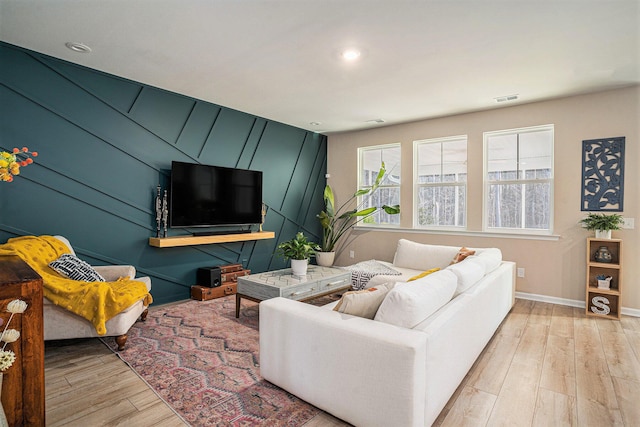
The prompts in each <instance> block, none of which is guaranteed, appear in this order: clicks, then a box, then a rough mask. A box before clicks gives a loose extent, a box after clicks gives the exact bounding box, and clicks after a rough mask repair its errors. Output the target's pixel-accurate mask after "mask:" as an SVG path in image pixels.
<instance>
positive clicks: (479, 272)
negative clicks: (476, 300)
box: [447, 257, 484, 295]
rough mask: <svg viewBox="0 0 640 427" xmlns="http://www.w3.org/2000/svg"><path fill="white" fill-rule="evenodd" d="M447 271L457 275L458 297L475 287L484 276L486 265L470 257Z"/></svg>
mask: <svg viewBox="0 0 640 427" xmlns="http://www.w3.org/2000/svg"><path fill="white" fill-rule="evenodd" d="M447 270H449V271H451V272H452V273H454V274H455V276H456V278H457V281H458V285H457V288H456V295H459V294H461V293H463V292H464V291H466V290H467V289H469V288H470V287H472V286H473V285H475V284H476V283H477V282H478V281H479V280H480V279H482V277H483V276H484V264H483V263H482V262H481V261H478V260H477V259H474V258H472V257H468V258H467V259H465V260H464V261H461V262H459V263H457V264H452V265H450V266H449V267H447Z"/></svg>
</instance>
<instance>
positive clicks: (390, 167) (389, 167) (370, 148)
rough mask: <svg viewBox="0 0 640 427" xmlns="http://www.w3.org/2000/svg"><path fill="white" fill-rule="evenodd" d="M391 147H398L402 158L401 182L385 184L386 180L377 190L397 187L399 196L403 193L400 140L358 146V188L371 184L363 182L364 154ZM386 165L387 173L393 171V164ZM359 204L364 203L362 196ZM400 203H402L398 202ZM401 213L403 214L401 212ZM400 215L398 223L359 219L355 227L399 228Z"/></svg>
mask: <svg viewBox="0 0 640 427" xmlns="http://www.w3.org/2000/svg"><path fill="white" fill-rule="evenodd" d="M390 148H397V149H398V151H399V155H400V159H399V160H398V172H399V174H400V182H398V183H397V184H394V185H389V184H384V182H383V183H382V184H380V186H379V187H378V190H377V191H380V190H381V189H384V188H397V189H398V194H399V196H400V195H401V193H402V191H401V190H402V188H401V184H402V173H401V170H402V145H401V144H400V143H399V142H396V143H391V144H383V145H372V146H368V147H358V170H357V173H358V180H357V182H358V190H361V189H363V188H368V187H370V185H364V184H363V183H362V167H363V160H362V157H363V154H364V153H365V152H367V151H375V150H385V149H390ZM385 167H386V173H387V174H389V173H390V172H393V169H394V166H393V165H389V164H385ZM356 203H357V206H360V205H361V203H362V198H361V197H358V200H357V202H356ZM398 204H400V203H399V202H398ZM400 215H401V214H400ZM400 215H397V218H398V224H379V223H377V222H373V223H371V222H364V221H359V222H357V223H356V225H355V227H385V228H387V227H392V228H399V227H400Z"/></svg>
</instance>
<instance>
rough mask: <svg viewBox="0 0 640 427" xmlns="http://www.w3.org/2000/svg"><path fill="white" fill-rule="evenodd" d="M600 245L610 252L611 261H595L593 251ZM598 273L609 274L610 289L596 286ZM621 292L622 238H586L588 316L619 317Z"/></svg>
mask: <svg viewBox="0 0 640 427" xmlns="http://www.w3.org/2000/svg"><path fill="white" fill-rule="evenodd" d="M600 246H606V247H607V249H609V252H611V262H607V263H604V262H597V261H596V260H595V253H596V251H597V250H598V248H600ZM598 275H604V276H611V277H612V279H611V282H610V289H603V288H598V280H597V279H596V277H597V276H598ZM621 292H622V240H621V239H594V238H589V239H587V283H586V314H587V315H588V316H596V317H606V318H609V319H620V310H621V308H622V303H621Z"/></svg>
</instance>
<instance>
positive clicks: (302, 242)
mask: <svg viewBox="0 0 640 427" xmlns="http://www.w3.org/2000/svg"><path fill="white" fill-rule="evenodd" d="M319 249H320V247H319V246H318V244H317V243H314V242H310V241H308V240H307V238H306V237H305V235H304V234H303V233H302V231H298V232H297V233H296V235H295V237H294V238H293V239H291V240H287V241H285V242H282V243H280V244H279V245H278V248H277V250H276V253H277V254H278V255H280V256H282V257H283V258H284V259H287V260H289V259H290V260H291V268H292V270H293V274H294V275H296V276H304V275H305V274H307V264H308V261H309V258H311V257H312V256H314V255H315V253H316V251H318V250H319ZM303 266H304V267H303ZM303 270H304V271H303Z"/></svg>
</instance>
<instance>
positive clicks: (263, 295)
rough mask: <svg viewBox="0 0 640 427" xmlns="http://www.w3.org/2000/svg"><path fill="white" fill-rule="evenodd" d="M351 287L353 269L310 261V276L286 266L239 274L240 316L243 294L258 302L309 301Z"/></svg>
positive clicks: (237, 304) (238, 310)
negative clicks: (280, 300) (302, 274)
mask: <svg viewBox="0 0 640 427" xmlns="http://www.w3.org/2000/svg"><path fill="white" fill-rule="evenodd" d="M350 288H351V272H350V271H348V270H342V269H340V268H333V267H321V266H317V265H310V266H309V268H308V269H307V275H306V276H294V275H293V274H291V269H290V268H285V269H283V270H275V271H267V272H265V273H258V274H250V275H248V276H243V277H238V290H237V292H236V317H240V300H241V299H242V298H245V299H248V300H251V301H255V302H260V301H264V300H266V299H270V298H276V297H284V298H289V299H293V300H296V301H309V300H311V299H314V298H319V297H322V296H325V295H329V294H332V293H334V292H339V291H344V290H347V289H350Z"/></svg>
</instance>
